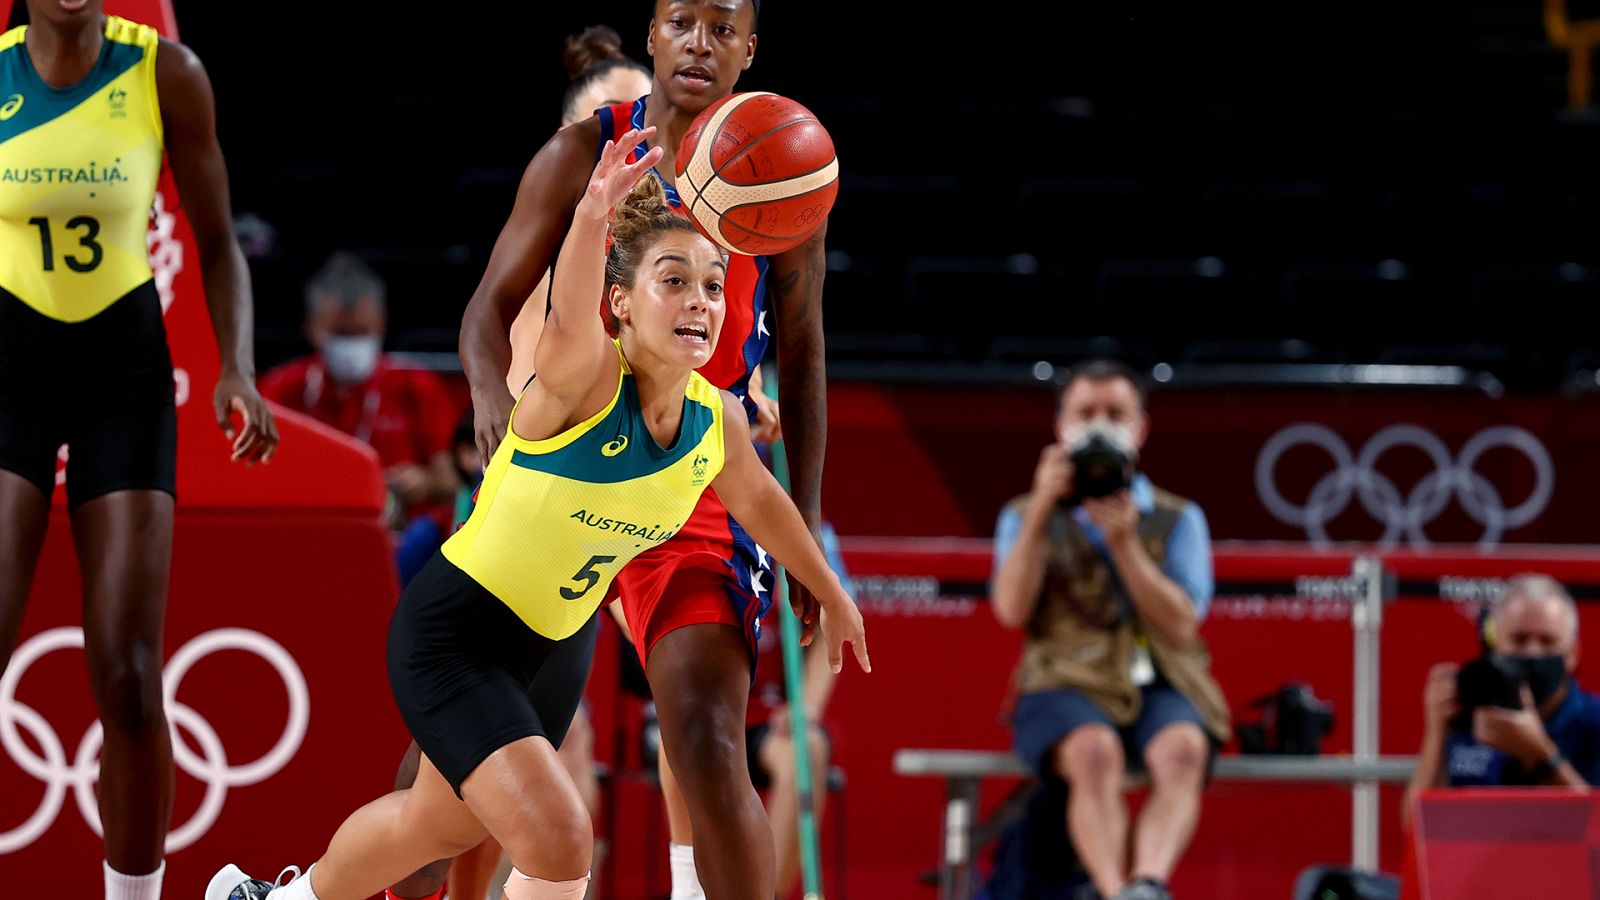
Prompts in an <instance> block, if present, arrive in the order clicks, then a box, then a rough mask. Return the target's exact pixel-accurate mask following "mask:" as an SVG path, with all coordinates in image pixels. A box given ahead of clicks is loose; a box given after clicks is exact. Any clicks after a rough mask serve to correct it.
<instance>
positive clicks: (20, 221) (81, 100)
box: [0, 16, 162, 322]
mask: <svg viewBox="0 0 1600 900" xmlns="http://www.w3.org/2000/svg"><path fill="white" fill-rule="evenodd" d="M27 32H28V28H27V26H25V25H24V26H22V27H20V28H14V29H12V30H10V31H8V32H6V33H5V34H3V35H0V289H3V290H5V291H6V292H8V293H10V294H12V295H14V296H15V297H17V298H18V299H20V300H21V301H22V302H23V303H26V304H27V305H28V306H30V307H32V308H33V309H35V310H37V311H39V312H40V313H42V314H44V315H46V316H48V317H50V318H52V319H55V320H57V321H61V322H82V321H84V320H86V319H89V318H92V317H94V316H95V315H97V314H98V313H100V312H102V311H104V310H105V309H106V308H107V307H109V306H110V305H111V304H113V303H115V302H116V301H117V300H118V299H119V298H121V297H122V296H124V295H125V294H127V293H128V292H130V291H132V290H133V289H134V288H137V287H139V286H140V285H142V284H144V283H145V282H147V281H149V280H150V278H151V271H150V254H149V244H148V233H149V228H150V206H151V203H152V201H153V200H154V199H155V192H156V182H157V180H158V179H159V177H160V175H161V154H162V136H161V106H160V101H159V98H158V96H157V92H156V48H157V45H158V43H159V40H160V36H159V34H158V33H157V32H156V30H155V29H153V28H150V27H147V26H144V25H139V24H136V23H134V22H129V21H128V20H126V19H120V18H118V17H116V16H107V17H106V23H105V41H104V42H103V43H102V45H101V48H100V57H99V59H98V60H97V61H96V62H95V64H94V68H93V69H92V70H91V71H90V72H89V75H88V77H86V78H84V79H83V80H82V81H80V82H78V83H77V84H74V85H72V86H70V87H66V88H62V89H60V90H57V89H56V88H53V87H51V86H50V85H48V84H46V83H45V82H44V80H43V79H42V78H40V77H39V73H38V72H37V71H35V70H34V67H33V61H32V60H31V59H30V58H29V56H28V49H27V46H26V45H25V43H24V42H25V40H26V38H27Z"/></svg>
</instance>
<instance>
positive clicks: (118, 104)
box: [106, 88, 128, 119]
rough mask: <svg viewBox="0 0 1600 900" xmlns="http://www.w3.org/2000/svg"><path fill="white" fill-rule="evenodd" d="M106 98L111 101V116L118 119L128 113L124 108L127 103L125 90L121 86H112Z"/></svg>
mask: <svg viewBox="0 0 1600 900" xmlns="http://www.w3.org/2000/svg"><path fill="white" fill-rule="evenodd" d="M106 99H107V100H109V101H111V118H113V119H120V118H123V117H125V116H127V114H128V113H127V110H126V109H125V107H126V106H127V105H128V92H127V91H125V90H123V89H122V88H113V89H112V90H111V93H109V94H107V95H106Z"/></svg>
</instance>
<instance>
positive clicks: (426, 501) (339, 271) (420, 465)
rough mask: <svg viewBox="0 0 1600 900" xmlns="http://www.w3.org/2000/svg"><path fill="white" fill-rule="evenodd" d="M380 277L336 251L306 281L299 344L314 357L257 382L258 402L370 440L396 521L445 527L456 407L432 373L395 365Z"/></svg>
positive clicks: (451, 496) (452, 484)
mask: <svg viewBox="0 0 1600 900" xmlns="http://www.w3.org/2000/svg"><path fill="white" fill-rule="evenodd" d="M385 293H386V292H385V288H384V284H383V281H382V280H381V279H380V278H379V277H378V276H377V274H376V273H374V272H373V271H372V270H371V269H370V268H368V267H367V266H366V265H365V264H363V263H362V262H361V261H360V260H358V259H356V258H355V257H354V256H352V255H350V254H347V253H335V254H334V255H333V256H332V257H330V258H329V259H328V262H327V263H326V264H325V265H324V266H323V267H322V269H321V270H320V271H318V272H317V273H316V274H315V275H313V276H311V279H310V281H308V282H307V283H306V291H305V295H306V322H305V330H306V339H307V340H309V341H310V342H311V346H312V347H313V348H314V350H315V352H314V353H312V354H311V355H309V356H304V357H301V358H299V359H294V360H290V361H289V362H286V363H284V364H282V365H280V366H278V367H276V368H274V369H273V370H272V371H270V372H268V373H266V375H265V376H263V377H262V378H261V393H262V395H263V396H265V397H267V398H268V399H270V400H273V401H275V402H277V403H280V404H282V405H284V406H286V407H288V408H289V409H292V410H295V411H297V412H301V413H305V414H306V415H309V416H311V417H312V418H314V419H316V420H317V421H319V422H322V423H323V424H325V425H328V426H331V427H333V428H337V429H338V430H340V431H342V432H344V433H345V434H349V435H352V436H354V437H356V438H357V439H359V440H361V441H363V442H365V443H367V444H370V445H371V446H372V449H373V450H375V451H376V452H377V454H378V459H379V461H380V462H381V463H382V464H383V467H384V476H385V481H386V482H387V483H388V486H389V492H390V494H391V496H392V499H393V500H394V501H395V504H396V507H397V510H398V511H399V513H400V515H397V516H396V517H395V518H396V520H397V524H398V525H402V526H403V525H404V524H405V523H406V522H409V521H411V520H412V519H413V518H415V517H416V516H417V515H418V514H421V513H436V514H437V515H438V516H439V517H440V519H441V524H442V525H447V524H448V519H449V515H450V512H451V510H450V504H452V503H453V502H454V500H455V496H456V491H457V489H459V488H460V487H461V476H460V474H459V472H458V471H457V469H456V465H455V462H454V459H453V457H452V456H451V453H450V438H451V433H452V432H453V430H454V429H455V424H456V419H457V418H458V416H459V415H460V411H459V410H457V409H456V408H455V404H454V403H453V402H452V401H451V399H450V395H449V394H448V392H447V391H446V390H445V386H444V383H443V381H441V380H440V378H439V376H438V375H436V374H434V373H432V372H429V371H425V370H421V369H414V368H407V367H404V366H399V365H395V364H394V360H393V359H392V358H391V357H390V356H389V355H388V354H385V353H384V352H383V339H384V332H385V330H386V329H387V326H388V319H387V312H386V307H385Z"/></svg>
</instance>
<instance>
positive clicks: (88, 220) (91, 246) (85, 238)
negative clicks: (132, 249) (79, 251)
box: [28, 216, 105, 272]
mask: <svg viewBox="0 0 1600 900" xmlns="http://www.w3.org/2000/svg"><path fill="white" fill-rule="evenodd" d="M28 224H29V225H32V226H34V227H35V228H38V229H39V250H40V255H41V256H42V257H43V258H44V270H45V271H46V272H54V271H55V268H56V253H55V245H54V243H53V242H52V241H51V240H50V220H49V219H47V218H45V217H44V216H35V217H33V218H31V219H29V220H28ZM67 227H68V228H73V229H76V228H82V229H83V234H80V235H78V244H79V245H80V246H82V247H83V248H84V249H86V250H88V251H89V258H88V259H86V260H85V259H79V258H78V257H76V256H71V255H63V256H62V261H63V262H65V263H66V264H67V268H69V269H71V270H72V271H74V272H93V271H94V270H95V268H96V267H98V266H99V265H100V260H101V259H102V258H103V257H104V256H105V250H104V248H102V247H101V246H100V242H99V241H97V240H95V238H97V237H99V236H100V220H99V219H96V218H95V217H94V216H73V217H72V218H70V219H68V220H67Z"/></svg>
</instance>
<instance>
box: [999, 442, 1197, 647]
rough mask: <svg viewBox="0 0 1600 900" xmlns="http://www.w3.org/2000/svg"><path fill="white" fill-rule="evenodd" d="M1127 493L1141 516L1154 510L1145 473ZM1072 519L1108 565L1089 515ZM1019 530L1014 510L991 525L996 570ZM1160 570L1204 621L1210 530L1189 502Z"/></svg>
mask: <svg viewBox="0 0 1600 900" xmlns="http://www.w3.org/2000/svg"><path fill="white" fill-rule="evenodd" d="M1128 492H1129V493H1130V494H1131V495H1132V497H1133V505H1134V506H1136V507H1138V509H1139V512H1140V514H1141V515H1149V514H1150V513H1152V512H1154V511H1155V508H1156V492H1155V487H1154V486H1153V485H1151V484H1150V479H1149V478H1148V477H1146V476H1145V475H1144V473H1142V472H1141V473H1140V474H1138V475H1135V476H1133V481H1132V482H1130V483H1129V485H1128ZM1072 517H1073V518H1074V519H1075V520H1077V522H1078V524H1079V525H1081V526H1083V530H1084V533H1085V534H1087V535H1088V536H1089V543H1090V544H1092V545H1093V546H1094V549H1095V551H1096V552H1098V553H1099V554H1100V557H1101V558H1102V559H1104V560H1105V561H1106V565H1108V566H1109V565H1111V556H1110V554H1109V553H1108V552H1107V551H1106V542H1105V537H1104V536H1103V535H1101V534H1100V529H1099V528H1096V527H1095V524H1094V522H1093V521H1092V520H1091V519H1090V518H1089V513H1088V512H1087V511H1085V510H1084V508H1083V507H1081V506H1080V507H1078V508H1076V509H1074V510H1073V511H1072ZM1021 531H1022V514H1021V513H1020V512H1018V511H1017V510H1016V509H1013V508H1011V507H1009V506H1008V507H1006V508H1005V509H1004V510H1003V511H1001V513H1000V521H998V522H996V523H995V526H994V566H995V568H996V569H998V568H1000V564H1001V563H1002V562H1004V561H1005V558H1006V556H1007V555H1008V554H1009V553H1010V552H1011V548H1012V547H1013V546H1015V545H1016V543H1017V535H1018V534H1019V533H1020V532H1021ZM1161 571H1162V572H1163V573H1164V574H1165V575H1166V576H1167V577H1168V578H1171V579H1172V581H1173V583H1175V584H1177V586H1178V587H1181V588H1183V592H1184V593H1185V594H1188V595H1189V600H1190V601H1191V602H1192V603H1194V614H1195V619H1196V621H1205V617H1206V610H1208V609H1209V608H1210V607H1211V594H1212V592H1213V591H1214V590H1215V589H1216V582H1215V579H1214V576H1213V575H1212V572H1211V528H1210V526H1209V525H1207V524H1206V514H1205V513H1203V512H1201V511H1200V507H1199V506H1197V505H1195V504H1193V503H1190V504H1188V505H1187V506H1185V507H1184V508H1183V512H1181V513H1179V514H1178V522H1177V524H1175V525H1173V526H1172V534H1170V535H1168V536H1167V555H1166V558H1165V559H1164V560H1162V562H1161Z"/></svg>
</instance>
